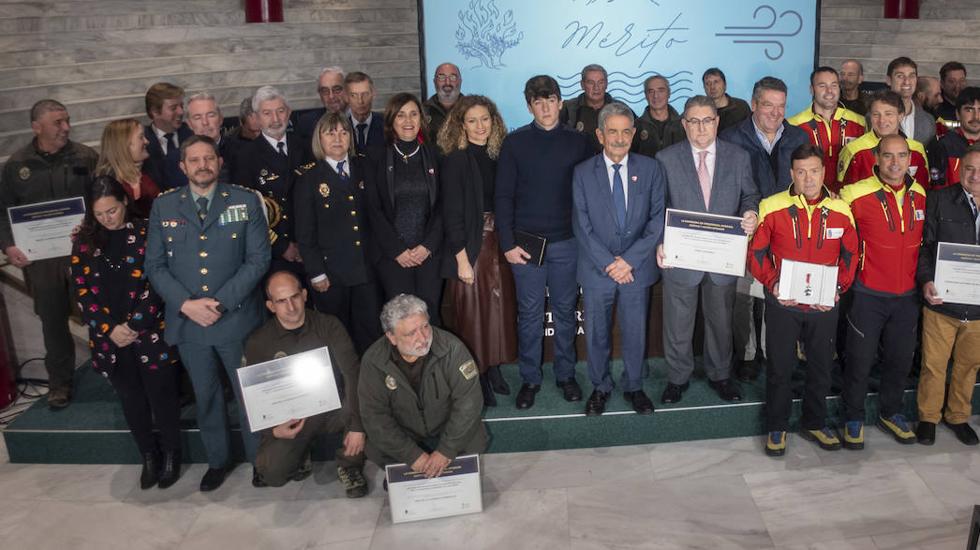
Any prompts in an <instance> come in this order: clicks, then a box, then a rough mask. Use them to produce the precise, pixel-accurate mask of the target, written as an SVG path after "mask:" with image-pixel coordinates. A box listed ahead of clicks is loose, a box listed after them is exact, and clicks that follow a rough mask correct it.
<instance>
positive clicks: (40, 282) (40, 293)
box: [24, 256, 75, 389]
mask: <svg viewBox="0 0 980 550" xmlns="http://www.w3.org/2000/svg"><path fill="white" fill-rule="evenodd" d="M68 277H69V276H68V257H67V256H65V257H62V258H50V259H47V260H38V261H36V262H33V263H31V265H29V266H27V267H25V268H24V279H25V282H26V283H27V287H28V289H30V292H31V295H32V296H34V313H37V315H38V317H40V318H41V334H42V336H43V337H44V349H45V356H44V367H45V368H46V369H47V371H48V385H49V387H50V388H51V389H54V388H69V389H70V388H71V384H72V377H73V376H74V374H75V341H74V339H72V336H71V332H70V331H69V330H68V316H69V315H70V314H71V307H72V303H73V300H72V297H71V294H70V292H71V291H70V287H69V279H68Z"/></svg>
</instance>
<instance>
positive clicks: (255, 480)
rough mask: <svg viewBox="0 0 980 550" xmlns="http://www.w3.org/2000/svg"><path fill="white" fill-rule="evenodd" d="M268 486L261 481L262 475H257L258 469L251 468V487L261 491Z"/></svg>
mask: <svg viewBox="0 0 980 550" xmlns="http://www.w3.org/2000/svg"><path fill="white" fill-rule="evenodd" d="M268 486H269V484H267V483H266V482H265V480H264V479H262V474H260V473H259V469H258V468H256V467H255V466H252V487H255V488H256V489H261V488H262V487H268Z"/></svg>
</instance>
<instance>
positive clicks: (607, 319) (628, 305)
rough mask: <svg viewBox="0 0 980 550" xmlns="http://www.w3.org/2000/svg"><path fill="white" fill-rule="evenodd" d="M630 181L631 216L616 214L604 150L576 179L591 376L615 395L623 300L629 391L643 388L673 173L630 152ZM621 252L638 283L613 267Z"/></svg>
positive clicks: (625, 384)
mask: <svg viewBox="0 0 980 550" xmlns="http://www.w3.org/2000/svg"><path fill="white" fill-rule="evenodd" d="M625 160H626V164H625V166H624V168H626V170H625V178H623V184H624V186H625V187H626V189H627V193H626V206H627V208H626V220H625V223H624V225H623V227H620V225H619V222H618V221H617V217H616V208H615V204H614V199H613V192H612V184H611V180H610V177H609V172H608V170H607V168H606V162H605V158H604V155H603V154H599V155H596V156H595V157H593V158H590V159H587V160H585V161H584V162H582V163H581V164H579V165H578V166H576V167H575V175H574V177H573V179H572V193H573V200H574V210H573V220H574V222H573V225H572V229H573V230H574V232H575V238H576V240H577V242H578V282H579V284H580V285H581V286H582V290H583V295H584V301H585V334H586V339H587V343H588V356H589V376H590V378H591V379H592V385H593V386H595V389H597V390H599V391H602V392H607V393H608V392H610V391H612V388H613V382H612V377H611V375H610V372H609V356H610V351H611V347H612V346H611V344H612V338H611V336H612V335H611V332H612V309H613V304H614V303H615V304H616V307H617V311H618V315H619V326H620V330H621V332H622V338H621V341H622V343H623V362H624V365H625V367H626V369H625V371H624V373H623V380H622V385H623V391H638V390H640V389H641V385H642V384H641V382H642V370H643V362H644V353H645V351H646V332H647V331H646V324H647V303H648V301H649V292H650V286H651V285H653V284H654V283H656V282H657V280H659V279H660V270H659V268H658V267H657V260H656V248H657V243H658V242H660V240H661V239H662V237H663V230H664V201H665V192H666V182H667V178H666V175H665V173H664V169H663V166H662V165H661V164H660V162H658V161H657V160H655V159H652V158H650V157H646V156H643V155H640V154H636V153H633V154H630V155H629V156H628V157H627V158H626V159H625ZM617 257H620V258H622V259H623V260H625V261H626V263H628V264H629V265H630V266H631V267H632V268H633V270H632V275H633V281H632V282H630V283H626V284H618V283H617V282H616V281H614V280H613V279H612V278H611V277H610V276H609V275H607V274H606V271H605V269H606V267H607V266H608V265H609V264H611V263H613V262H614V261H616V258H617Z"/></svg>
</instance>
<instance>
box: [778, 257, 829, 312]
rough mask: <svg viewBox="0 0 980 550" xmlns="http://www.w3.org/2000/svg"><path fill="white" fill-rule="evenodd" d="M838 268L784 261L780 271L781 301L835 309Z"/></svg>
mask: <svg viewBox="0 0 980 550" xmlns="http://www.w3.org/2000/svg"><path fill="white" fill-rule="evenodd" d="M836 297H837V266H836V265H820V264H811V263H807V262H795V261H793V260H783V261H782V264H781V267H780V269H779V299H780V300H796V303H798V304H805V305H811V306H814V305H816V306H827V307H834V304H835V303H836Z"/></svg>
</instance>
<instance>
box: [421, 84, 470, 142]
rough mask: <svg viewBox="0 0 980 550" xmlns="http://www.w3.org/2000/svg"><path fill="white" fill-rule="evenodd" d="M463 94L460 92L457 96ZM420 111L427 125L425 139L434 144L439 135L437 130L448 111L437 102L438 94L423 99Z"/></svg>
mask: <svg viewBox="0 0 980 550" xmlns="http://www.w3.org/2000/svg"><path fill="white" fill-rule="evenodd" d="M463 95H465V94H462V93H461V94H459V97H463ZM456 101H459V99H457V100H456ZM422 111H424V112H425V124H426V126H427V127H428V135H427V136H425V140H426V141H427V142H429V143H432V144H433V145H435V143H436V141H437V138H438V137H439V130H440V129H441V128H442V125H443V124H445V123H446V117H448V116H449V111H447V110H446V108H445V107H443V106H442V103H439V94H432V97H430V98H429V99H427V100H425V103H423V104H422Z"/></svg>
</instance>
